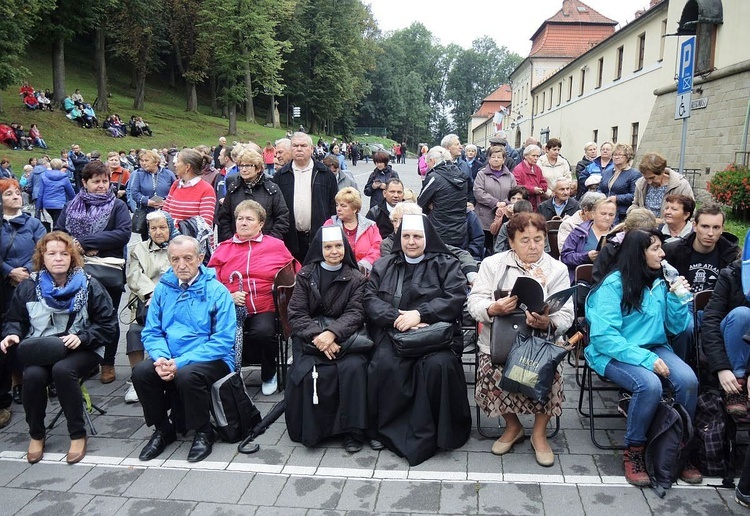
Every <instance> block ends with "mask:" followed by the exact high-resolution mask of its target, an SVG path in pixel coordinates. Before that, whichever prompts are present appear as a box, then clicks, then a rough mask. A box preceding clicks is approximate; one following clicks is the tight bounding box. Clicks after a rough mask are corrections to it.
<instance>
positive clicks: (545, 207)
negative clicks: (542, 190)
mask: <svg viewBox="0 0 750 516" xmlns="http://www.w3.org/2000/svg"><path fill="white" fill-rule="evenodd" d="M550 186H551V187H552V197H550V198H549V199H547V200H546V201H544V202H542V203H540V204H539V206H537V209H536V211H538V212H539V214H540V215H542V216H543V217H544V219H545V220H552V219H554V218H555V217H557V218H560V219H565V218H567V217H570V216H571V215H573V214H574V213H575V212H577V211H578V210H579V208H580V207H579V205H578V201H576V200H575V199H571V197H570V179H568V178H567V177H558V178H555V181H554V183H553V184H552V185H550Z"/></svg>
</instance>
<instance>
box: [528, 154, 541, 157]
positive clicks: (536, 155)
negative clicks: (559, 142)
mask: <svg viewBox="0 0 750 516" xmlns="http://www.w3.org/2000/svg"><path fill="white" fill-rule="evenodd" d="M539 156H540V154H529V157H531V158H538V157H539Z"/></svg>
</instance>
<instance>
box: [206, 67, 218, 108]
mask: <svg viewBox="0 0 750 516" xmlns="http://www.w3.org/2000/svg"><path fill="white" fill-rule="evenodd" d="M217 83H218V80H217V79H216V76H215V75H211V78H210V79H209V83H208V84H209V87H210V89H211V92H210V95H211V116H216V113H217V112H218V111H219V103H218V102H216V92H217V90H218V89H219V87H218V84H217Z"/></svg>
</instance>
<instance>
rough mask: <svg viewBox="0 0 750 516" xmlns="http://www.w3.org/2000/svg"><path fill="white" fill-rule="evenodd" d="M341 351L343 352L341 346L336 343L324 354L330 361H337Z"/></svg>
mask: <svg viewBox="0 0 750 516" xmlns="http://www.w3.org/2000/svg"><path fill="white" fill-rule="evenodd" d="M339 351H341V346H339V345H338V344H336V343H335V342H334V343H333V344H331V345H330V346H328V349H326V350H325V351H323V354H324V355H325V356H326V358H327V359H328V360H336V358H337V357H336V355H338V353H339Z"/></svg>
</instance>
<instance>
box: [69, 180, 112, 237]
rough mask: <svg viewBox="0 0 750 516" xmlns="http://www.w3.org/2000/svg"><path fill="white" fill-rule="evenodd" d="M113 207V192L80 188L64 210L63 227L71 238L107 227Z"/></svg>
mask: <svg viewBox="0 0 750 516" xmlns="http://www.w3.org/2000/svg"><path fill="white" fill-rule="evenodd" d="M114 207H115V194H114V192H112V191H111V190H110V191H108V192H107V193H106V194H92V193H89V192H88V191H86V190H85V189H83V188H82V189H81V191H80V192H78V195H76V196H75V197H74V198H73V200H72V201H70V204H68V208H67V210H65V215H66V216H65V229H66V230H67V231H68V233H70V234H71V236H72V237H73V238H83V237H85V236H89V235H93V234H96V233H99V232H100V231H102V230H103V229H104V228H105V227H107V222H109V216H110V214H111V213H112V209H113V208H114Z"/></svg>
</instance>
